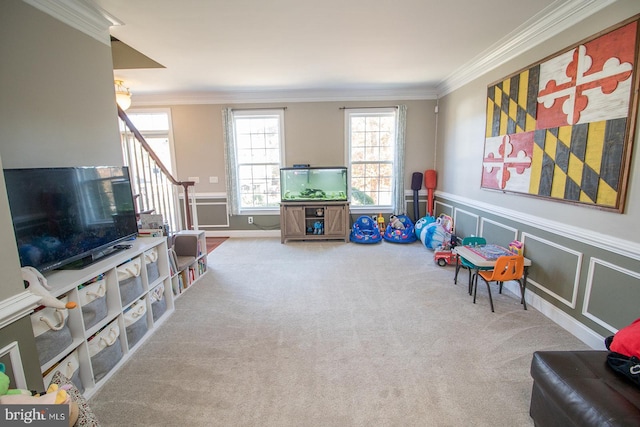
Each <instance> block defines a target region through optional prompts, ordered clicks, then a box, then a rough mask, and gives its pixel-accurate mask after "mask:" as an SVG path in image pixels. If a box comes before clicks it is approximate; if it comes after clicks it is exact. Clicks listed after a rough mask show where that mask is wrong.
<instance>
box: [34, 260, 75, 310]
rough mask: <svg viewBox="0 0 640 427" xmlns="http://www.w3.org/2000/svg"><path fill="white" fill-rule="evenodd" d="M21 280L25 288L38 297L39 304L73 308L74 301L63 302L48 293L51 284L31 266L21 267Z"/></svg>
mask: <svg viewBox="0 0 640 427" xmlns="http://www.w3.org/2000/svg"><path fill="white" fill-rule="evenodd" d="M22 280H24V282H25V288H28V289H29V291H31V292H32V293H34V294H35V295H37V296H39V297H40V304H41V305H45V306H47V307H52V308H58V309H61V310H62V309H65V308H75V307H76V306H77V304H76V303H75V302H68V303H66V304H65V303H63V302H62V301H60V300H59V299H58V298H55V297H54V296H52V295H51V294H50V293H49V290H50V289H51V286H49V284H48V283H47V279H46V278H45V277H44V276H43V275H42V274H41V273H40V272H39V271H38V270H36V269H35V268H33V267H22Z"/></svg>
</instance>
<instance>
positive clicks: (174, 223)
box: [118, 106, 195, 232]
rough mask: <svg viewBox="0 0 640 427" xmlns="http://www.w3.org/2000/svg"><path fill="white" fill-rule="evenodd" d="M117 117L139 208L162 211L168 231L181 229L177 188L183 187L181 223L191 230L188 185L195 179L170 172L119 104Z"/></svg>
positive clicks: (125, 159) (140, 209)
mask: <svg viewBox="0 0 640 427" xmlns="http://www.w3.org/2000/svg"><path fill="white" fill-rule="evenodd" d="M118 117H120V134H121V136H122V155H123V157H124V162H125V165H126V166H129V174H130V175H131V185H132V190H133V193H134V194H135V195H136V201H137V208H138V212H139V213H151V212H153V213H158V214H161V215H162V217H163V219H164V221H165V222H166V223H167V224H168V225H169V227H170V230H171V232H175V231H178V230H182V224H183V222H182V217H181V215H180V214H179V212H180V210H179V209H178V206H179V194H178V189H179V188H182V191H183V192H184V204H183V207H184V220H185V221H184V223H185V224H186V229H187V230H191V229H192V227H193V220H192V217H191V207H190V206H189V187H193V186H194V185H195V182H193V181H178V180H177V179H176V178H174V177H173V176H172V175H171V172H169V170H168V169H167V168H166V167H165V165H164V164H163V163H162V161H161V160H160V158H159V157H158V155H157V154H156V153H155V152H154V151H153V149H152V148H151V147H150V146H149V143H148V142H147V141H146V140H145V139H144V137H143V136H142V134H141V133H140V132H139V131H138V129H136V127H135V126H134V125H133V123H132V122H131V120H130V119H129V117H128V116H127V114H126V113H125V112H124V111H123V110H122V109H121V108H120V106H118Z"/></svg>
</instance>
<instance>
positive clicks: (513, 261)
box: [473, 255, 526, 312]
mask: <svg viewBox="0 0 640 427" xmlns="http://www.w3.org/2000/svg"><path fill="white" fill-rule="evenodd" d="M523 274H524V257H523V256H522V255H506V256H501V257H499V258H498V259H497V260H496V264H495V266H494V267H493V270H491V271H487V270H484V271H479V272H478V274H476V275H475V281H474V283H475V284H474V287H473V303H474V304H475V303H476V295H477V293H478V276H480V277H481V278H482V280H484V282H485V283H486V284H487V291H488V292H489V303H490V304H491V311H492V312H493V311H494V310H493V299H492V298H491V287H490V286H489V282H497V283H498V284H499V285H500V293H502V284H503V283H504V282H508V281H509V280H517V281H518V284H519V285H520V292H521V294H522V301H524V286H523V284H522V280H521V279H522V275H523ZM525 309H526V307H525Z"/></svg>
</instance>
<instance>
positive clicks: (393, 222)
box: [389, 215, 405, 230]
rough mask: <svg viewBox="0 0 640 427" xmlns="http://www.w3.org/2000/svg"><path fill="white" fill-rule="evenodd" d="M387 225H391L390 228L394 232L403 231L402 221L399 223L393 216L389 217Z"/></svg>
mask: <svg viewBox="0 0 640 427" xmlns="http://www.w3.org/2000/svg"><path fill="white" fill-rule="evenodd" d="M389 224H391V227H393V228H395V229H396V230H404V228H405V227H404V224H403V223H402V221H400V220H399V219H398V217H396V216H395V215H391V216H390V217H389Z"/></svg>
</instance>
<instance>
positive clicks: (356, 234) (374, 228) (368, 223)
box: [350, 216, 382, 243]
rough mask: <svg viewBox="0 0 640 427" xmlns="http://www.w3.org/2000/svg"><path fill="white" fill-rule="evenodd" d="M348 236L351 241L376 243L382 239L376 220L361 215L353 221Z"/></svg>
mask: <svg viewBox="0 0 640 427" xmlns="http://www.w3.org/2000/svg"><path fill="white" fill-rule="evenodd" d="M350 237H351V241H352V242H353V243H378V242H380V241H382V234H381V233H380V230H379V229H378V224H377V221H376V220H374V219H372V218H370V217H368V216H361V217H360V218H358V219H357V220H356V222H354V223H353V227H352V228H351V236H350Z"/></svg>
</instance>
